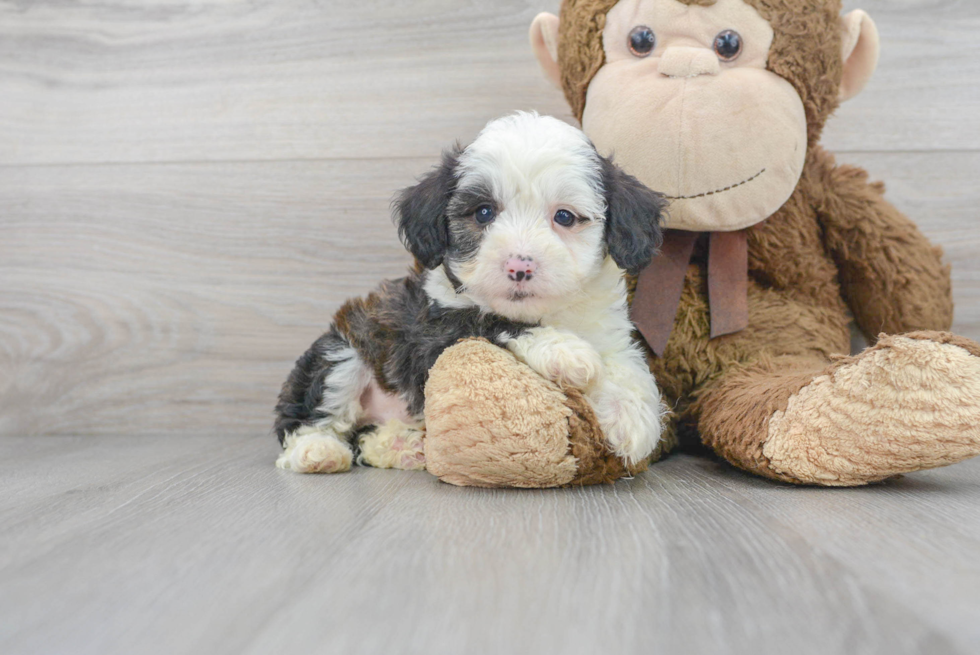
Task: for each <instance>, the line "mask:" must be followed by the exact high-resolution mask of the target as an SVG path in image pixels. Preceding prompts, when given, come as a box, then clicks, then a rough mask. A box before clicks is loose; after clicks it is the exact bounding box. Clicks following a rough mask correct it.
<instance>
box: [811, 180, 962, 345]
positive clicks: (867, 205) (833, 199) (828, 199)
mask: <svg viewBox="0 0 980 655" xmlns="http://www.w3.org/2000/svg"><path fill="white" fill-rule="evenodd" d="M822 178H823V179H822V180H821V182H822V186H823V187H824V189H823V190H824V194H825V195H824V197H823V199H822V202H821V203H819V207H818V213H819V215H820V218H821V221H822V223H823V226H824V230H825V235H826V236H825V238H826V243H827V246H828V248H829V250H830V252H831V253H832V255H833V257H834V258H835V260H836V262H837V267H838V269H839V271H840V282H841V288H842V290H843V294H844V300H845V301H846V302H847V304H848V306H849V307H850V308H851V312H852V313H853V314H854V318H855V321H856V322H857V325H858V327H859V328H860V329H861V332H863V333H864V335H865V337H867V338H868V340H869V341H870V342H871V343H874V342H875V341H876V340H877V337H878V335H879V334H881V333H886V334H903V333H905V332H914V331H919V330H938V331H947V330H949V329H950V326H951V325H952V322H953V298H952V289H951V283H950V267H949V266H946V265H944V264H943V263H942V255H943V253H942V250H941V249H940V248H938V247H935V246H933V245H932V244H931V243H929V241H928V240H927V239H926V237H925V236H924V235H923V234H922V233H921V232H920V231H919V229H918V228H917V227H916V226H915V224H914V223H912V221H911V220H909V219H908V218H907V217H906V216H905V215H904V214H902V213H901V212H900V211H898V210H897V209H896V208H895V207H893V206H892V205H891V204H890V203H888V202H887V201H886V200H885V199H884V198H883V197H882V196H883V194H884V192H885V188H884V185H883V184H881V183H874V184H870V183H869V182H868V174H867V172H865V171H864V170H862V169H860V168H855V167H853V166H836V167H834V166H832V165H831V166H828V167H827V168H826V169H825V171H824V175H823V176H822Z"/></svg>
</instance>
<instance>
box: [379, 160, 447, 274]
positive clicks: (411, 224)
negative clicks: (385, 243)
mask: <svg viewBox="0 0 980 655" xmlns="http://www.w3.org/2000/svg"><path fill="white" fill-rule="evenodd" d="M461 153H462V149H461V148H460V147H459V146H456V147H455V148H453V149H452V150H447V151H446V152H445V153H443V156H442V163H441V164H440V165H439V166H437V167H436V168H435V169H433V170H432V171H431V172H430V173H428V174H427V175H425V176H424V177H423V178H422V179H420V180H419V182H418V184H416V185H415V186H412V187H409V188H407V189H405V190H404V191H402V192H401V193H400V194H398V197H397V198H396V199H395V202H394V203H393V209H394V218H395V222H396V223H397V224H398V234H399V236H400V237H401V240H402V243H404V244H405V247H406V248H408V250H409V252H411V253H412V254H413V255H414V256H415V258H416V259H418V260H419V262H421V263H422V265H423V266H425V267H426V268H430V269H431V268H436V267H438V266H439V265H440V264H442V261H443V259H444V258H445V256H446V250H448V249H449V217H448V216H447V210H448V208H449V199H450V198H451V197H452V194H453V192H454V191H455V190H456V167H457V165H458V164H459V156H460V154H461Z"/></svg>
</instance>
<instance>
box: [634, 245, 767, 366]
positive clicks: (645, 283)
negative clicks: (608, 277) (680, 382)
mask: <svg viewBox="0 0 980 655" xmlns="http://www.w3.org/2000/svg"><path fill="white" fill-rule="evenodd" d="M701 234H702V233H701V232H685V231H682V230H666V231H665V233H664V244H663V247H662V248H661V249H660V255H659V256H657V257H654V258H653V261H652V262H651V263H650V265H649V266H647V267H646V268H645V269H643V271H642V272H641V273H640V276H639V278H638V279H637V282H636V294H635V296H634V298H633V306H632V308H631V310H630V317H631V318H632V319H633V323H634V324H635V325H636V327H637V329H638V330H639V331H640V334H642V335H643V338H644V339H646V342H647V345H649V346H650V349H651V350H653V352H655V353H656V354H657V356H658V357H663V355H664V351H665V350H666V349H667V342H668V341H669V340H670V333H671V332H672V331H673V329H674V320H675V319H676V317H677V308H678V307H679V305H680V302H681V293H682V292H683V291H684V278H685V276H686V275H687V267H688V265H689V264H690V263H691V255H692V254H693V253H694V246H695V244H696V243H697V240H698V237H700V236H701ZM748 291H749V244H748V238H747V234H746V232H745V231H744V230H743V231H741V232H711V233H710V235H709V240H708V303H709V306H710V308H711V338H712V339H714V338H715V337H720V336H724V335H726V334H733V333H735V332H741V331H742V330H744V329H745V328H747V327H748V326H749V299H748Z"/></svg>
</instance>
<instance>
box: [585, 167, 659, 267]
mask: <svg viewBox="0 0 980 655" xmlns="http://www.w3.org/2000/svg"><path fill="white" fill-rule="evenodd" d="M601 159H602V184H603V188H604V189H605V191H606V204H607V205H608V209H607V210H606V247H607V248H609V254H610V255H611V256H612V258H613V261H615V262H616V264H617V265H618V266H619V267H620V268H622V269H624V270H626V271H628V272H630V273H638V272H639V271H640V270H642V269H644V268H646V265H647V264H649V263H650V260H651V259H653V256H654V254H656V252H657V248H659V247H660V245H661V244H662V243H663V241H664V237H663V233H662V232H661V230H660V224H661V222H662V221H663V213H664V211H665V210H666V209H667V199H666V198H665V197H664V196H663V194H660V193H656V192H655V191H651V190H650V189H648V188H647V187H646V186H645V185H644V184H643V183H642V182H640V181H639V180H638V179H636V178H635V177H633V176H632V175H629V174H628V173H626V172H625V171H624V170H623V169H621V168H619V167H618V166H616V165H615V164H614V163H613V162H612V160H611V159H607V158H606V157H601Z"/></svg>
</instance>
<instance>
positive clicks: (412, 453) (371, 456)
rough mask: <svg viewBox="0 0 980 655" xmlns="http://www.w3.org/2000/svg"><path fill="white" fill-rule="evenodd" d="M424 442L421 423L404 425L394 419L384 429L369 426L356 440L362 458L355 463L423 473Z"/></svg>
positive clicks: (379, 426)
mask: <svg viewBox="0 0 980 655" xmlns="http://www.w3.org/2000/svg"><path fill="white" fill-rule="evenodd" d="M424 438H425V426H424V424H423V423H422V422H421V421H419V422H415V423H404V422H402V421H400V420H399V419H394V418H393V419H390V420H389V421H387V422H386V423H384V424H383V425H378V426H371V428H370V429H369V430H365V431H364V432H363V433H362V434H360V435H359V437H358V442H359V445H360V450H361V454H360V455H359V456H358V458H357V463H358V464H362V465H365V464H366V465H368V466H373V467H375V468H379V469H401V470H403V471H422V470H425V453H424V451H423V449H422V443H423V440H424Z"/></svg>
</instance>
